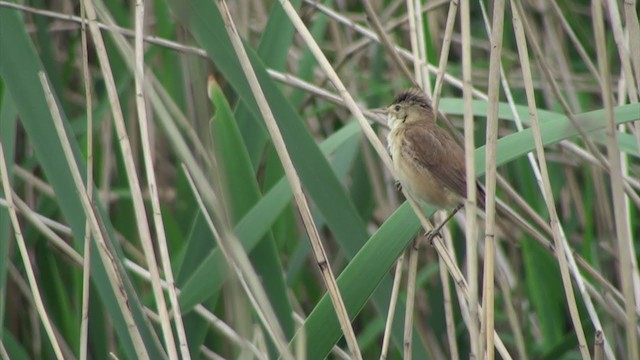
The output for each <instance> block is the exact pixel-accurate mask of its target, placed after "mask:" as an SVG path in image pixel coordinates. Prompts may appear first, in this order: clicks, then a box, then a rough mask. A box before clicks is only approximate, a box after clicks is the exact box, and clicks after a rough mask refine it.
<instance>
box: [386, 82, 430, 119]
mask: <svg viewBox="0 0 640 360" xmlns="http://www.w3.org/2000/svg"><path fill="white" fill-rule="evenodd" d="M386 113H387V124H388V125H389V128H391V129H393V128H394V127H396V126H398V125H400V124H410V123H413V122H418V121H433V109H432V108H431V102H430V101H429V99H427V96H426V95H425V94H424V93H423V92H422V90H419V89H410V90H405V91H403V92H401V93H400V94H398V96H396V98H395V99H394V100H393V103H392V104H391V105H389V106H388V107H387V108H386Z"/></svg>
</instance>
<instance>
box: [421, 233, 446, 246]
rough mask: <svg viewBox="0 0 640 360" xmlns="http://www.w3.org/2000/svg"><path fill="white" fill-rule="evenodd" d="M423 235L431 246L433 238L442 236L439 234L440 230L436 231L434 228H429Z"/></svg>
mask: <svg viewBox="0 0 640 360" xmlns="http://www.w3.org/2000/svg"><path fill="white" fill-rule="evenodd" d="M424 236H425V237H426V239H427V242H428V243H429V245H430V246H433V239H434V238H435V237H436V236H438V237H442V234H440V231H436V230H435V229H431V230H429V231H427V232H426V233H425V234H424Z"/></svg>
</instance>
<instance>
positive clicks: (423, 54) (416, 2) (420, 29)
mask: <svg viewBox="0 0 640 360" xmlns="http://www.w3.org/2000/svg"><path fill="white" fill-rule="evenodd" d="M410 1H413V8H411V9H410V12H409V13H408V16H411V13H413V16H415V18H416V35H417V40H418V55H419V58H420V76H421V78H422V82H421V83H420V84H421V85H422V88H423V89H424V90H425V93H426V94H427V95H428V96H429V97H432V93H431V77H430V76H429V69H428V68H427V64H428V63H429V58H428V57H427V55H428V54H427V45H426V41H425V38H424V21H423V18H422V16H423V15H422V11H421V9H422V0H410Z"/></svg>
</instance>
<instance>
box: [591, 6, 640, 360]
mask: <svg viewBox="0 0 640 360" xmlns="http://www.w3.org/2000/svg"><path fill="white" fill-rule="evenodd" d="M591 5H592V6H591V11H592V16H593V28H594V35H595V40H596V51H597V54H598V68H599V70H600V76H601V78H602V82H601V83H600V86H601V88H602V99H603V102H604V108H605V120H606V121H607V138H608V142H607V155H608V158H609V165H610V168H609V173H610V177H611V196H612V198H613V213H614V219H615V229H616V231H615V234H616V237H617V240H618V244H617V245H618V262H619V266H620V278H621V283H622V284H621V285H622V292H623V294H624V298H625V314H626V318H627V319H626V320H627V321H626V323H625V332H626V337H627V356H628V357H629V359H638V358H640V352H639V350H638V337H637V336H636V332H635V329H636V325H637V319H638V314H637V313H636V310H635V304H636V300H637V299H636V298H635V294H634V293H635V292H634V286H633V277H632V276H633V275H632V274H633V270H634V269H633V265H632V264H633V260H632V259H631V258H632V257H635V251H634V247H633V243H632V241H631V233H630V229H629V216H630V214H629V212H628V211H627V209H628V208H627V206H626V202H627V200H626V199H625V196H624V192H623V190H622V189H623V180H622V169H621V163H620V149H619V148H618V139H617V131H616V125H615V121H614V117H613V102H612V99H611V96H609V94H611V74H610V72H609V61H608V57H607V46H606V42H605V32H604V16H603V14H602V3H601V1H600V0H594V1H593V2H592V3H591ZM609 6H611V3H610V2H609ZM610 11H611V9H610ZM614 26H615V25H614ZM615 32H616V29H615V28H614V34H615ZM620 55H621V56H622V55H623V53H622V52H621V54H620ZM623 64H624V60H623ZM627 79H628V80H630V79H629V78H627Z"/></svg>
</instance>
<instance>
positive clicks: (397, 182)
mask: <svg viewBox="0 0 640 360" xmlns="http://www.w3.org/2000/svg"><path fill="white" fill-rule="evenodd" d="M396 190H398V191H402V184H401V183H400V181H396Z"/></svg>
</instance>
